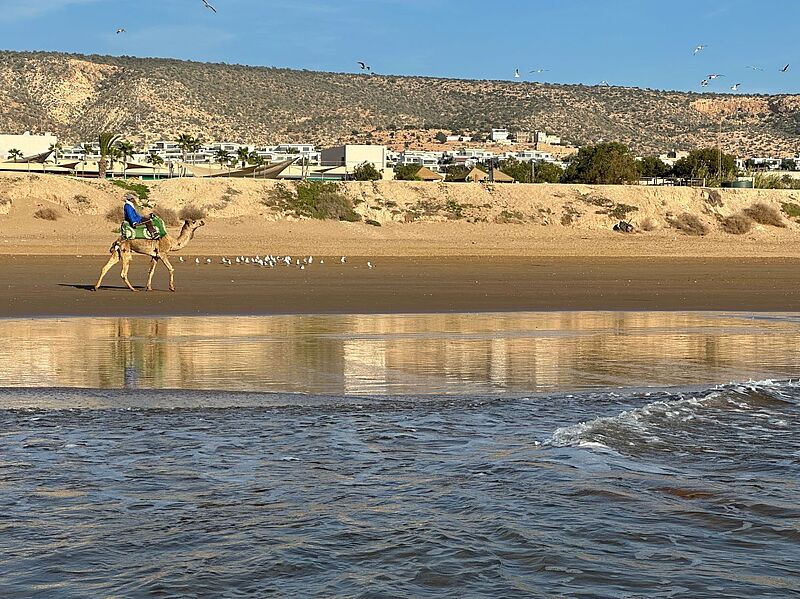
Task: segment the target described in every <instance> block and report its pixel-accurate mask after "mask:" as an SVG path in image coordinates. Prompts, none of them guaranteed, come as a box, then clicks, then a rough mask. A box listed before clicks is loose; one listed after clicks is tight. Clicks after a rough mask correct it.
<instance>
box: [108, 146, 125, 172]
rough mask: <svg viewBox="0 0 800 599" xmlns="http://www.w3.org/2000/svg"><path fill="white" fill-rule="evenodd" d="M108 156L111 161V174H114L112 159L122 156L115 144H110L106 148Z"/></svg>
mask: <svg viewBox="0 0 800 599" xmlns="http://www.w3.org/2000/svg"><path fill="white" fill-rule="evenodd" d="M108 158H109V160H110V161H111V175H112V176H113V175H114V161H115V160H119V159H120V158H122V152H120V151H119V148H118V147H117V146H111V147H110V148H109V149H108Z"/></svg>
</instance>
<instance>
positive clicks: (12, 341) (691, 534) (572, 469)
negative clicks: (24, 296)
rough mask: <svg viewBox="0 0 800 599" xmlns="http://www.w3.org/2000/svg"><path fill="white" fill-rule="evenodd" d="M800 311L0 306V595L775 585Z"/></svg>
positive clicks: (787, 520)
mask: <svg viewBox="0 0 800 599" xmlns="http://www.w3.org/2000/svg"><path fill="white" fill-rule="evenodd" d="M798 342H800V319H798V318H797V317H796V316H794V315H780V314H776V315H744V314H671V313H664V314H662V313H658V314H649V313H632V314H615V313H585V314H581V313H565V314H558V313H550V314H463V315H424V316H418V315H414V316H412V315H409V316H404V315H386V316H318V317H317V316H310V317H268V318H265V317H258V318H175V319H169V318H168V319H65V320H6V321H0V388H1V389H0V406H2V407H0V596H10V597H107V596H114V597H186V596H190V597H191V596H196V597H245V596H252V597H265V596H278V597H283V596H287V597H305V596H323V597H443V596H445V597H523V596H531V597H553V596H555V597H643V596H648V597H651V596H652V597H787V596H792V595H793V594H796V593H798V592H800V577H799V576H798V572H800V501H799V500H798V498H799V497H800V401H798V400H800V383H798V382H796V381H795V380H794V379H795V377H798V376H800V364H799V363H798V362H799V361H800V343H798Z"/></svg>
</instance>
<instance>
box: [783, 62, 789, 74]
mask: <svg viewBox="0 0 800 599" xmlns="http://www.w3.org/2000/svg"><path fill="white" fill-rule="evenodd" d="M788 70H789V65H788V64H787V65H786V66H785V67H783V68H782V69H781V73H785V72H786V71H788Z"/></svg>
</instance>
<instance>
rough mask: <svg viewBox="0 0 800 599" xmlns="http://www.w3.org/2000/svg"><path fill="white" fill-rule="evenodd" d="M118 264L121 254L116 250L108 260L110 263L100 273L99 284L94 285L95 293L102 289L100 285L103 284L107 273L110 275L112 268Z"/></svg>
mask: <svg viewBox="0 0 800 599" xmlns="http://www.w3.org/2000/svg"><path fill="white" fill-rule="evenodd" d="M117 262H119V254H118V253H117V251H116V250H115V251H114V252H113V253H112V254H111V257H110V258H109V259H108V262H106V265H105V266H104V267H103V270H101V271H100V278H99V279H97V283H95V284H94V290H95V291H97V290H98V289H99V288H100V283H102V282H103V277H105V276H106V273H108V271H109V270H111V267H112V266H114V265H115V264H116V263H117Z"/></svg>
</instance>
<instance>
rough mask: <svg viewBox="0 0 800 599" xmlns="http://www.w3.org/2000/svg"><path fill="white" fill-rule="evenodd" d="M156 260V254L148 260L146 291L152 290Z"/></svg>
mask: <svg viewBox="0 0 800 599" xmlns="http://www.w3.org/2000/svg"><path fill="white" fill-rule="evenodd" d="M157 262H158V256H153V258H152V260H150V272H149V273H148V275H147V288H146V289H147V291H152V290H153V273H154V272H156V263H157Z"/></svg>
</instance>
